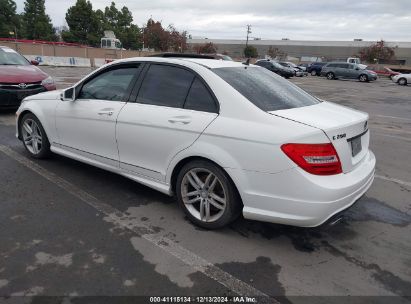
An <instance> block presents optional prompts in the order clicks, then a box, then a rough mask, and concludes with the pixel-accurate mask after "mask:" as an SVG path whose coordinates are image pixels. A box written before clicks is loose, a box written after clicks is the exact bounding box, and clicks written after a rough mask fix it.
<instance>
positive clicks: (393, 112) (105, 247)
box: [0, 67, 411, 303]
mask: <svg viewBox="0 0 411 304" xmlns="http://www.w3.org/2000/svg"><path fill="white" fill-rule="evenodd" d="M42 69H44V70H45V71H46V72H47V73H49V74H50V75H51V76H53V77H54V78H55V79H56V80H57V86H58V88H65V87H68V86H70V85H71V84H73V83H74V82H76V81H77V80H79V79H80V78H81V77H82V76H84V75H86V74H87V73H89V72H90V69H88V68H44V67H42ZM291 81H292V82H294V83H295V84H296V85H298V86H300V87H302V88H303V89H305V90H306V91H308V92H310V93H312V94H313V95H316V96H318V97H320V98H322V99H325V100H328V101H332V102H335V103H338V104H341V105H346V106H349V107H352V108H355V109H358V110H362V111H366V112H368V113H369V114H370V120H369V128H370V130H371V149H372V150H373V152H374V153H375V155H376V157H377V169H376V178H375V181H374V184H373V185H372V187H371V188H370V190H369V191H368V192H367V193H366V196H364V197H362V198H361V199H360V200H359V201H358V202H357V204H356V205H355V206H354V207H353V208H351V209H350V210H348V211H347V213H346V214H345V218H344V220H343V221H341V222H339V223H337V224H336V225H334V226H322V227H318V228H311V229H308V228H307V229H305V228H295V227H288V226H282V225H274V224H268V223H260V222H253V221H247V220H244V219H239V220H237V221H236V222H235V223H233V224H231V225H230V226H229V227H228V228H225V229H221V230H217V231H206V230H203V229H199V228H197V227H195V226H193V225H192V224H191V223H190V222H189V221H188V220H187V219H186V218H185V217H184V214H183V212H182V211H181V210H179V207H178V206H177V204H176V203H175V201H174V199H173V198H169V197H167V196H165V195H162V194H160V193H158V192H156V191H154V190H151V189H149V188H147V187H145V186H142V185H140V184H138V183H135V182H133V181H130V180H128V179H126V178H124V177H121V176H117V175H115V174H112V173H109V172H105V171H103V170H100V169H97V168H94V167H91V166H88V165H85V164H82V163H78V162H76V161H73V160H70V159H67V158H64V157H61V156H53V157H52V158H51V159H48V160H42V161H37V160H32V159H29V158H28V155H27V153H26V152H25V150H24V148H23V145H22V144H21V143H20V142H19V141H18V140H17V139H16V138H15V123H14V113H13V112H10V111H3V112H0V168H1V171H0V176H1V180H2V182H1V183H0V198H1V200H0V202H1V204H0V244H1V245H0V296H2V297H4V298H3V301H5V302H10V303H11V302H13V301H15V300H16V297H9V296H23V295H26V296H33V295H47V296H60V297H62V298H59V300H61V301H62V300H63V297H70V296H72V297H74V296H89V295H105V296H119V295H121V296H130V295H138V296H184V295H193V296H194V295H195V296H199V295H201V296H217V295H219V296H221V295H238V294H239V295H248V296H258V297H261V298H264V297H266V296H270V297H272V299H271V300H270V301H273V302H274V301H279V302H280V303H307V302H310V301H312V302H315V303H318V302H319V301H320V302H321V301H322V302H323V303H330V302H331V301H339V298H338V297H332V296H342V295H350V296H352V297H353V298H352V299H353V301H357V302H358V303H369V302H370V301H371V298H370V297H372V301H374V303H378V301H381V302H384V303H386V302H387V299H388V298H385V297H390V298H389V300H388V301H389V302H390V303H408V301H409V300H410V297H411V242H410V241H411V225H410V224H411V157H410V155H411V154H410V151H411V98H410V96H411V86H410V85H409V86H398V85H396V84H394V83H392V82H391V81H389V80H388V79H384V78H381V79H379V80H378V81H376V82H370V83H360V82H357V81H348V80H347V81H343V80H326V79H325V78H323V77H314V76H308V77H303V78H293V79H291ZM314 296H317V298H316V297H314ZM318 296H320V297H322V298H318ZM356 296H358V297H356ZM330 297H332V298H330ZM0 300H1V299H0ZM56 301H57V299H56ZM67 301H70V299H67ZM341 301H342V302H341V303H344V300H343V299H341ZM56 303H60V302H56ZM68 303H70V302H68ZM73 303H75V302H74V301H73ZM96 303H99V302H96ZM133 303H134V302H133Z"/></svg>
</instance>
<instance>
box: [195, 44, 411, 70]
mask: <svg viewBox="0 0 411 304" xmlns="http://www.w3.org/2000/svg"><path fill="white" fill-rule="evenodd" d="M187 42H188V44H189V45H190V46H191V47H193V46H195V45H199V44H204V43H208V42H212V43H213V44H215V45H216V46H217V47H218V52H219V53H223V52H224V51H226V52H227V53H228V55H230V56H232V57H242V56H243V50H244V47H245V43H246V41H245V40H225V39H188V40H187ZM375 42H376V41H303V40H249V42H248V44H249V45H252V46H254V47H256V48H257V50H258V54H259V56H260V57H264V56H265V55H266V54H267V52H268V48H269V47H270V46H273V47H274V48H278V49H279V50H280V51H282V52H284V53H286V54H287V55H288V56H291V57H296V58H301V57H318V58H324V60H328V61H329V60H336V59H344V58H348V57H352V56H353V55H357V54H358V53H359V51H360V50H361V49H362V48H364V47H368V46H370V45H371V44H374V43H375ZM386 43H387V45H388V46H390V47H394V48H395V56H396V60H398V63H399V64H405V65H411V42H386Z"/></svg>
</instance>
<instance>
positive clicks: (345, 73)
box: [337, 63, 350, 78]
mask: <svg viewBox="0 0 411 304" xmlns="http://www.w3.org/2000/svg"><path fill="white" fill-rule="evenodd" d="M348 66H349V64H348V63H339V64H338V68H337V71H338V76H339V77H344V78H350V70H349V68H348Z"/></svg>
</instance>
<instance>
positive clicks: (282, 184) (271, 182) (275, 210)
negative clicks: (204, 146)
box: [227, 151, 375, 227]
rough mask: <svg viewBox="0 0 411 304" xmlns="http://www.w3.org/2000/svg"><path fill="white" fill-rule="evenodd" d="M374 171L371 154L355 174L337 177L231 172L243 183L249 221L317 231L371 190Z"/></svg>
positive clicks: (294, 171) (301, 172) (291, 171)
mask: <svg viewBox="0 0 411 304" xmlns="http://www.w3.org/2000/svg"><path fill="white" fill-rule="evenodd" d="M374 170H375V156H374V154H373V153H372V152H371V151H369V153H367V155H366V156H365V157H364V159H363V160H362V161H361V164H360V165H359V166H357V167H356V168H355V169H354V170H353V171H351V172H349V173H343V174H338V175H333V176H317V175H312V174H309V173H307V172H305V171H304V170H302V169H300V168H293V169H289V170H286V171H283V172H280V173H276V174H269V173H261V172H251V171H247V172H245V171H243V170H235V169H228V170H227V171H228V172H229V174H230V175H231V176H235V178H234V180H235V182H236V183H239V185H237V186H239V187H238V188H239V189H240V194H241V197H242V199H243V204H244V209H243V215H244V217H245V218H247V219H252V220H258V221H265V222H272V223H279V224H286V225H293V226H301V227H315V226H319V225H321V224H323V223H324V222H326V221H327V220H328V219H329V218H331V217H332V216H333V215H335V214H337V213H339V212H341V211H343V210H344V209H347V208H349V207H350V206H351V205H353V204H354V203H355V202H356V201H357V200H358V199H359V198H360V197H361V196H362V195H363V194H364V193H365V192H366V191H367V190H368V188H369V187H370V186H371V184H372V182H373V180H374ZM238 171H241V172H238Z"/></svg>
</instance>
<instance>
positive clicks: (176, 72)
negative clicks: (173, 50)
mask: <svg viewBox="0 0 411 304" xmlns="http://www.w3.org/2000/svg"><path fill="white" fill-rule="evenodd" d="M193 79H194V75H193V73H191V72H189V71H187V70H185V69H182V68H178V67H173V66H167V65H158V64H153V65H151V66H150V68H149V70H148V71H147V73H146V76H145V77H144V80H143V83H142V84H141V88H140V91H139V93H138V97H137V102H141V103H145V104H152V105H158V106H165V107H173V108H182V107H183V105H184V101H185V99H186V96H187V94H188V90H189V89H190V86H191V83H192V82H193Z"/></svg>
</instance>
